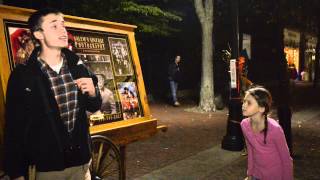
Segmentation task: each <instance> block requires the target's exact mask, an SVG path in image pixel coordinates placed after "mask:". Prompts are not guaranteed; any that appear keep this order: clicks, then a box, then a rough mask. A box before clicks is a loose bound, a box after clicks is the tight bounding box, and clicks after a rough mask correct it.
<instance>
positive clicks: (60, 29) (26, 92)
mask: <svg viewBox="0 0 320 180" xmlns="http://www.w3.org/2000/svg"><path fill="white" fill-rule="evenodd" d="M28 24H29V27H30V30H31V33H32V35H33V37H34V39H35V40H36V41H37V43H38V44H40V47H37V48H35V50H34V51H33V52H32V54H31V56H30V58H29V59H28V61H27V62H26V63H25V64H21V65H18V66H16V68H15V69H14V70H13V71H12V73H11V75H10V78H9V82H8V87H7V97H6V126H5V142H4V144H5V155H4V157H5V159H4V166H5V167H4V168H5V172H6V173H7V174H8V175H9V176H10V178H11V179H15V180H24V179H26V176H27V171H28V165H34V166H35V168H36V179H37V180H54V179H55V180H56V179H61V180H63V179H64V180H67V179H68V180H70V179H71V180H73V179H74V180H76V179H77V180H78V179H85V180H89V179H91V178H90V172H89V168H88V167H89V161H90V159H91V156H90V146H89V143H90V134H89V123H88V121H87V116H86V110H88V111H91V112H95V111H97V110H98V109H99V108H100V106H101V96H100V94H99V90H98V88H97V78H96V77H95V76H94V75H93V74H92V73H91V72H89V71H88V70H87V69H86V67H85V66H84V65H83V64H82V63H81V61H79V58H78V56H77V55H75V54H74V53H73V52H71V51H69V50H68V49H66V47H67V45H68V35H67V31H66V28H65V26H64V19H63V14H62V13H60V12H59V11H56V10H51V9H44V10H40V11H37V12H35V13H34V14H32V15H31V16H30V18H29V20H28Z"/></svg>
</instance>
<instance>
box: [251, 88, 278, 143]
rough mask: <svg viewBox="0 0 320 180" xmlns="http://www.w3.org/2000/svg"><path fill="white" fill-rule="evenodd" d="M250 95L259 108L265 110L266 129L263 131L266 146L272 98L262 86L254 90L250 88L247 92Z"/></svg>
mask: <svg viewBox="0 0 320 180" xmlns="http://www.w3.org/2000/svg"><path fill="white" fill-rule="evenodd" d="M246 93H248V94H250V95H251V96H252V97H253V98H254V99H255V100H256V101H257V103H258V106H259V107H263V108H264V109H265V110H264V113H263V115H264V129H263V134H264V141H263V142H264V144H266V143H267V141H266V139H267V134H268V113H269V112H270V109H271V103H272V96H271V93H270V92H269V91H268V90H267V89H266V88H264V87H262V86H256V87H253V88H250V89H249V90H247V92H246Z"/></svg>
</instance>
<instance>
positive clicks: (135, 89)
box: [0, 5, 157, 143]
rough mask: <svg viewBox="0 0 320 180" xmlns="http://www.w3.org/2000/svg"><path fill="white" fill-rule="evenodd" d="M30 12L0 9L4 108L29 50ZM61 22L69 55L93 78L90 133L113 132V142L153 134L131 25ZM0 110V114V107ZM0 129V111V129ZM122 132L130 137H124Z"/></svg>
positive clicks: (79, 20) (1, 100)
mask: <svg viewBox="0 0 320 180" xmlns="http://www.w3.org/2000/svg"><path fill="white" fill-rule="evenodd" d="M32 12H34V10H30V9H24V8H17V7H10V6H3V5H0V33H1V34H2V36H0V51H1V53H0V61H1V63H0V77H1V88H2V92H3V94H1V96H0V104H4V103H5V94H6V87H7V81H8V79H9V75H10V73H11V71H12V70H13V69H14V68H15V67H16V66H17V65H18V64H21V63H25V62H26V60H27V59H28V57H29V56H30V54H31V52H32V50H33V49H34V47H35V45H34V44H33V42H32V39H31V33H30V31H29V30H28V29H27V24H26V22H27V19H28V17H29V15H30V14H31V13H32ZM64 18H65V21H66V23H65V25H66V27H67V31H68V47H67V48H69V49H70V50H72V51H74V52H75V53H76V54H77V55H78V56H79V59H80V60H81V61H83V63H84V64H85V66H87V67H88V69H90V70H91V71H92V72H94V73H95V74H96V76H97V78H98V86H99V90H100V93H101V95H102V98H103V104H102V106H101V108H100V110H99V111H97V112H95V113H93V114H91V113H89V112H88V115H89V116H90V118H89V120H90V125H91V127H90V131H91V133H93V134H95V133H101V132H105V131H110V132H111V131H113V130H118V131H117V133H120V134H122V135H121V138H120V137H118V135H117V136H116V141H119V142H121V143H127V142H128V141H136V140H137V139H139V138H141V137H143V136H144V135H145V136H147V135H149V134H153V133H155V132H156V124H157V123H156V120H155V119H154V118H152V116H151V114H150V110H149V106H148V103H147V96H146V93H145V87H144V83H143V77H142V71H141V67H140V62H139V57H138V52H137V47H136V43H135V38H134V29H135V28H136V26H134V25H127V24H121V23H115V22H108V21H101V20H94V19H87V18H82V17H75V16H68V15H65V16H64ZM0 109H4V105H1V108H0ZM91 117H92V118H91ZM96 117H98V118H96ZM3 124H4V112H3V110H2V111H1V114H0V127H2V126H3ZM142 126H143V127H145V128H142ZM136 127H139V128H136ZM128 128H129V129H130V131H131V133H130V134H128V133H126V132H128ZM131 128H133V129H131ZM150 128H151V129H150ZM119 129H121V130H119ZM132 132H136V133H132ZM141 133H142V134H141ZM135 134H139V135H135ZM0 135H1V134H0ZM112 135H114V134H112ZM110 137H112V136H110ZM1 138H2V137H0V139H1ZM122 141H123V142H122ZM124 141H125V142H124Z"/></svg>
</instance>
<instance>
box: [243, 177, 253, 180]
mask: <svg viewBox="0 0 320 180" xmlns="http://www.w3.org/2000/svg"><path fill="white" fill-rule="evenodd" d="M244 180H252V176H248V177H246V178H244Z"/></svg>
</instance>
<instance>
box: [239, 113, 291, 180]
mask: <svg viewBox="0 0 320 180" xmlns="http://www.w3.org/2000/svg"><path fill="white" fill-rule="evenodd" d="M241 128H242V132H243V135H244V137H245V139H246V144H247V149H248V172H247V174H248V176H254V177H256V178H258V179H259V180H293V163H292V158H291V157H290V153H289V149H288V146H287V143H286V139H285V136H284V133H283V130H282V128H281V126H280V125H279V124H278V122H277V121H275V120H274V119H271V118H268V131H267V137H266V142H267V143H266V144H264V133H263V132H261V133H254V132H253V131H252V128H251V125H250V119H249V118H247V119H244V120H242V122H241Z"/></svg>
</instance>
